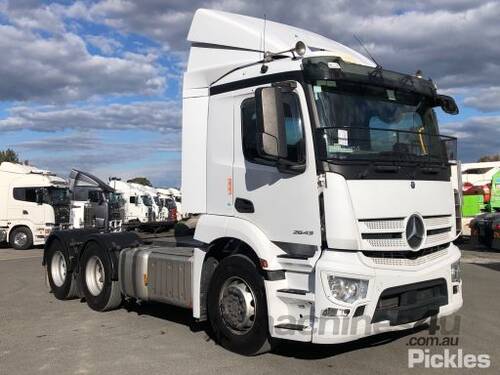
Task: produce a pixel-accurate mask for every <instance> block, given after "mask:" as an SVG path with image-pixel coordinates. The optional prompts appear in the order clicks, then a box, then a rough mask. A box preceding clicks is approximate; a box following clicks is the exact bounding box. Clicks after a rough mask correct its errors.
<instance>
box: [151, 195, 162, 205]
mask: <svg viewBox="0 0 500 375" xmlns="http://www.w3.org/2000/svg"><path fill="white" fill-rule="evenodd" d="M153 199H154V201H155V204H156V205H157V206H158V207H161V202H160V198H158V197H157V196H155V197H154V198H153Z"/></svg>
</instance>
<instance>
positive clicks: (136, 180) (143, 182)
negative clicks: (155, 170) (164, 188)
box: [127, 177, 153, 186]
mask: <svg viewBox="0 0 500 375" xmlns="http://www.w3.org/2000/svg"><path fill="white" fill-rule="evenodd" d="M127 182H132V183H135V184H140V185H145V186H153V184H152V183H151V181H149V180H148V179H147V178H146V177H134V178H131V179H130V180H127Z"/></svg>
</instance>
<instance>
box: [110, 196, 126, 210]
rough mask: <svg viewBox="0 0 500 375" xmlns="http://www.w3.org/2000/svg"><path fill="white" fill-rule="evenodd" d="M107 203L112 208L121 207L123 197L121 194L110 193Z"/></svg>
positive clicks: (123, 202)
mask: <svg viewBox="0 0 500 375" xmlns="http://www.w3.org/2000/svg"><path fill="white" fill-rule="evenodd" d="M109 203H110V204H111V205H113V206H114V207H122V206H123V205H124V204H125V200H124V199H123V195H122V194H121V193H110V194H109Z"/></svg>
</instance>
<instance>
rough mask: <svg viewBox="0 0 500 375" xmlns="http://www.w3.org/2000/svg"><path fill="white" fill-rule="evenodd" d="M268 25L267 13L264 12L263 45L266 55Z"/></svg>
mask: <svg viewBox="0 0 500 375" xmlns="http://www.w3.org/2000/svg"><path fill="white" fill-rule="evenodd" d="M266 26H267V15H266V14H265V13H264V36H263V44H264V45H263V46H262V50H263V51H264V57H265V56H266Z"/></svg>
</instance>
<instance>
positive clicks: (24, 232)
mask: <svg viewBox="0 0 500 375" xmlns="http://www.w3.org/2000/svg"><path fill="white" fill-rule="evenodd" d="M9 245H10V246H11V247H12V248H13V249H16V250H28V249H30V248H31V247H32V246H33V234H32V233H31V230H30V229H29V228H28V227H19V228H16V229H14V230H13V231H12V232H10V238H9Z"/></svg>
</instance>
